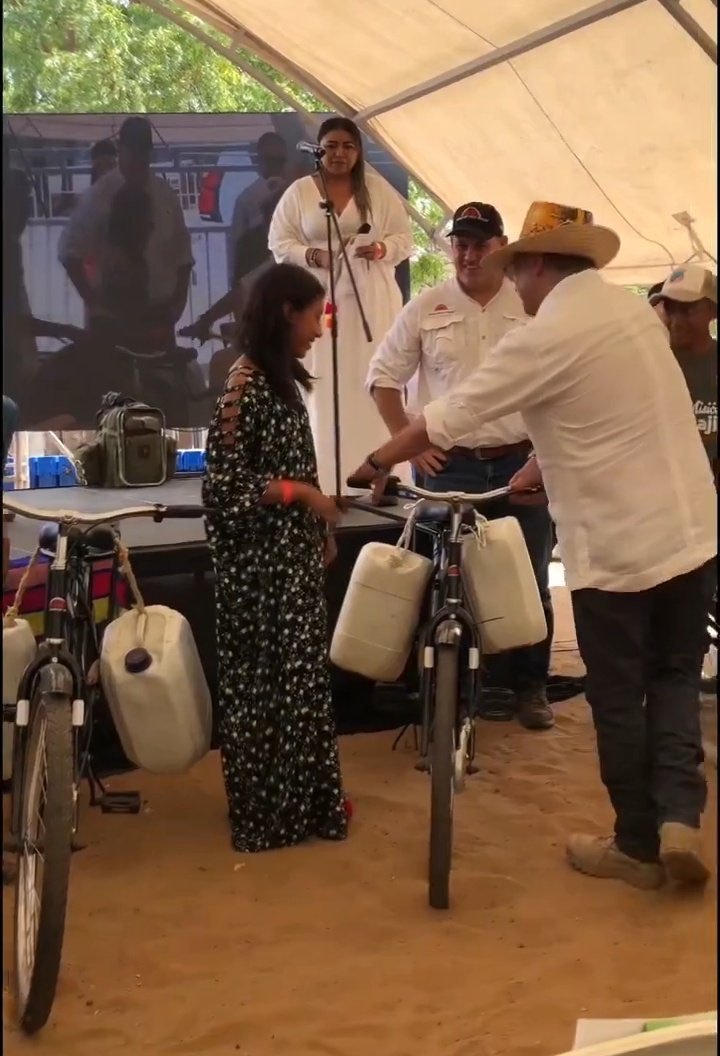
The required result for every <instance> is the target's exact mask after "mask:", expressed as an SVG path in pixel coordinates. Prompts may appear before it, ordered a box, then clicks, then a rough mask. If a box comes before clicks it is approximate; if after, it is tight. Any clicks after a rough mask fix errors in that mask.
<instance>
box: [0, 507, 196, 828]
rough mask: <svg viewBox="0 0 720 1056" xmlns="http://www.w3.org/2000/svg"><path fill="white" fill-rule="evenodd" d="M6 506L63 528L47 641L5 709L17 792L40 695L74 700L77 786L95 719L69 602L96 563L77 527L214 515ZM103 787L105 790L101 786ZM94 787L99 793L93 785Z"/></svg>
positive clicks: (51, 578)
mask: <svg viewBox="0 0 720 1056" xmlns="http://www.w3.org/2000/svg"><path fill="white" fill-rule="evenodd" d="M3 507H4V508H7V509H8V510H11V511H12V512H13V513H15V514H17V515H19V516H24V517H28V518H30V519H31V520H36V521H44V522H47V521H54V522H55V523H57V524H58V535H57V541H56V545H55V554H54V556H53V560H52V563H51V565H50V569H49V573H48V584H47V599H48V600H47V605H46V613H45V635H44V640H43V642H42V643H41V645H40V646H39V648H38V651H37V653H36V655H35V657H34V659H33V660H32V661H31V662H30V664H29V665H28V667H27V668H26V670H25V672H24V674H23V676H22V678H21V679H20V684H19V686H18V692H17V703H16V705H15V708H14V709H13V708H12V707H10V708H6V707H5V706H4V708H3V720H4V721H10V719H11V718H12V721H13V722H14V724H15V737H14V742H13V781H12V785H13V790H15V789H21V788H22V777H23V769H24V757H25V739H26V731H27V730H28V729H29V725H30V721H31V718H32V716H31V714H30V709H31V701H32V700H33V697H34V696H35V695H37V692H38V691H39V692H40V693H49V694H60V695H62V696H63V697H65V698H67V699H69V700H71V701H72V702H73V716H72V722H73V727H74V728H75V730H76V740H75V782H76V785H77V784H78V783H79V781H80V779H81V778H82V776H83V775H82V771H83V765H84V762H85V761H86V760H83V761H82V762H81V755H80V753H79V751H78V741H77V735H78V734H79V733H80V731H82V729H83V728H85V727H88V725H89V719H90V717H91V715H90V713H89V712H88V709H87V707H86V703H87V702H86V696H87V694H86V689H87V687H86V685H85V675H86V672H85V671H83V670H82V669H81V664H80V662H79V660H78V658H77V656H75V655H73V642H72V641H71V635H72V632H73V629H74V624H75V621H77V620H84V618H82V617H79V616H78V615H77V614H76V613H75V612H74V611H73V609H72V605H70V606H69V605H68V598H69V596H70V595H71V588H72V587H73V586H74V583H76V582H77V581H78V580H79V578H80V575H81V574H82V575H84V574H85V572H86V571H87V568H88V564H89V563H90V562H91V561H92V558H89V557H88V555H86V554H84V553H82V552H81V548H78V550H77V551H76V554H75V556H74V555H73V552H72V547H73V545H74V544H75V543H79V542H80V540H81V539H82V535H81V534H80V533H79V532H78V525H81V524H84V525H86V526H88V527H99V526H101V525H104V526H108V525H109V523H111V522H114V521H119V520H122V519H129V518H134V517H152V519H153V520H155V521H156V522H160V521H162V520H163V519H164V518H165V517H173V518H180V517H182V518H193V519H194V518H199V517H202V516H204V515H206V514H208V513H211V512H212V511H210V510H206V509H204V508H203V507H201V506H164V505H162V504H160V503H154V504H146V505H144V506H135V507H129V508H127V509H119V510H112V511H108V512H104V513H102V514H80V513H76V512H65V511H63V512H58V511H54V510H40V509H36V508H33V507H30V506H27V505H26V504H25V503H23V502H21V501H19V500H18V499H16V498H15V497H14V496H10V495H7V494H6V495H4V496H3ZM75 558H76V559H77V563H78V564H77V567H74V561H75ZM74 577H75V578H74ZM113 583H114V577H113ZM113 593H114V592H113ZM78 600H83V601H85V602H87V604H88V606H89V607H90V614H89V615H90V617H91V615H92V609H91V606H92V599H91V598H90V599H87V598H85V599H83V598H82V592H81V594H80V598H79V599H78ZM110 603H111V606H113V605H114V598H112V597H111V602H110ZM6 716H7V719H6ZM100 787H101V788H102V786H100ZM91 788H92V790H93V793H94V787H93V785H92V781H91ZM21 806H22V804H21V803H20V801H19V796H16V795H15V794H14V792H13V797H12V807H11V817H10V849H17V848H13V846H12V843H13V841H16V839H17V836H18V831H19V821H20V809H21Z"/></svg>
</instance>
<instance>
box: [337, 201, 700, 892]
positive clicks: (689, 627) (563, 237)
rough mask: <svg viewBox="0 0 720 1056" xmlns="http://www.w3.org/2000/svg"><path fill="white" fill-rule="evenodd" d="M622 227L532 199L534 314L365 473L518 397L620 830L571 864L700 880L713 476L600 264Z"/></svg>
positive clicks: (529, 301) (655, 323) (582, 843)
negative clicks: (704, 663)
mask: <svg viewBox="0 0 720 1056" xmlns="http://www.w3.org/2000/svg"><path fill="white" fill-rule="evenodd" d="M619 247H620V239H619V238H618V237H617V235H616V234H615V232H613V231H610V230H609V229H608V228H604V227H598V226H596V225H595V224H594V223H593V219H592V214H591V213H588V212H587V211H585V210H581V209H575V208H571V207H567V206H559V205H554V204H552V203H547V202H536V203H535V204H534V205H533V206H532V207H531V209H530V211H529V212H528V215H527V218H526V220H525V224H524V225H523V231H522V234H521V236H520V239H519V240H518V241H517V242H515V243H512V244H511V245H509V246H506V247H505V248H504V249H500V250H498V251H496V253H495V254H493V256H492V257H490V258H488V265H491V264H495V265H496V266H502V267H505V268H508V269H509V270H510V273H511V274H512V277H513V281H514V283H515V286H516V288H517V291H518V294H519V295H520V299H521V300H522V303H523V306H524V308H525V311H526V312H527V313H528V315H531V316H534V318H533V319H532V320H531V321H530V322H529V323H528V324H527V325H526V326H524V327H518V328H516V329H515V330H513V331H511V333H509V334H507V335H506V336H505V337H504V338H503V339H502V340H501V341H500V342H499V343H498V344H497V345H496V347H495V349H494V350H493V351H492V352H491V353H490V355H489V356H488V357H487V359H486V360H485V361H484V362H483V363H482V364H481V365H480V366H479V367H478V369H477V370H476V371H475V372H474V374H472V375H471V376H470V377H469V378H468V379H467V380H466V381H465V382H463V383H462V384H460V385H459V386H458V387H457V388H456V389H455V390H454V391H453V392H452V393H450V394H449V395H448V396H445V397H443V398H441V399H439V400H435V401H434V402H433V403H430V404H428V406H427V407H425V409H424V411H423V414H422V416H421V417H419V418H418V419H417V420H416V421H415V422H413V423H412V424H410V425H409V426H408V427H407V428H406V429H405V430H403V432H401V433H398V434H397V436H395V437H394V438H393V439H392V440H390V441H389V443H387V444H385V445H384V447H382V448H381V449H380V450H379V451H376V452H374V453H372V454H371V455H370V456H368V457H367V458H366V460H365V462H364V463H363V465H362V466H361V467H360V468H359V469H358V470H357V471H356V474H355V475H354V477H356V478H357V479H358V480H364V481H367V482H370V481H375V482H376V483H375V489H376V491H377V492H379V491H381V489H382V483H383V481H384V479H386V477H385V475H386V473H387V472H388V471H389V470H390V468H391V467H392V466H393V465H395V464H396V463H398V462H401V461H404V460H405V459H407V458H413V457H415V456H417V455H419V454H421V453H422V452H423V451H426V450H427V449H428V448H429V447H430V446H435V447H438V448H440V449H441V450H445V451H447V450H450V449H451V448H452V447H453V446H454V445H455V444H457V443H458V442H461V440H462V438H463V437H465V436H467V435H469V434H474V433H475V432H476V431H477V429H478V428H479V427H480V426H481V425H482V424H483V423H484V422H486V421H494V420H496V419H497V418H499V417H502V416H503V415H507V414H512V413H513V412H516V411H521V412H522V415H523V419H524V421H525V424H526V425H527V428H528V433H529V435H530V438H531V440H532V441H533V444H534V457H532V458H530V459H529V460H528V462H527V463H526V465H525V466H524V467H523V468H522V469H521V470H520V471H519V472H518V473H517V474H516V476H515V478H514V479H513V481H512V482H511V487H512V488H513V490H516V491H518V492H520V491H522V490H523V489H527V488H528V487H537V486H541V485H544V488H545V491H546V493H547V496H548V500H549V504H550V512H551V514H552V516H553V520H554V521H555V524H556V526H557V534H558V541H559V546H560V552H561V555H562V560H563V564H564V566H565V572H566V579H567V584H568V586H569V588H570V591H571V597H572V606H573V613H574V616H575V628H576V632H577V639H578V645H579V648H580V654H581V656H582V658H583V661H584V663H585V667H586V670H587V680H586V696H587V699H588V702H589V704H590V706H591V708H592V713H593V719H594V722H595V729H596V733H597V747H598V755H599V759H600V772H601V776H602V779H603V782H604V783H605V786H606V788H607V790H608V792H609V794H610V799H611V802H612V805H613V807H614V810H615V832H614V835H613V836H612V837H610V838H607V839H603V838H599V837H597V836H591V835H586V834H578V835H574V836H571V837H570V839H569V841H568V846H567V853H568V858H569V861H570V863H571V865H572V866H573V867H574V868H575V869H578V870H579V871H580V872H583V873H586V874H588V875H590V876H595V877H601V878H612V879H620V880H623V881H625V882H626V883H628V884H632V885H634V886H635V887H639V888H642V889H653V888H657V887H659V886H660V885H661V884H662V883H663V882H664V880H665V879H666V877H667V878H670V879H671V880H673V881H676V882H678V883H689V884H694V883H703V882H704V881H705V880H706V879H707V877H708V869H707V867H706V865H705V863H704V862H703V860H702V855H701V849H700V838H699V827H700V819H701V815H702V812H703V810H704V807H705V800H706V795H707V788H706V784H705V778H704V775H703V772H702V766H701V764H702V761H703V749H702V739H701V734H700V667H701V663H702V657H703V654H704V651H705V644H706V629H705V625H706V622H707V612H708V610H709V603H710V598H711V595H712V576H713V565H714V561H715V556H716V553H717V508H716V494H715V488H714V487H713V481H712V476H711V473H710V469H709V466H708V462H707V459H706V457H705V453H704V451H703V445H702V443H701V441H700V438H699V436H698V431H697V426H696V423H695V417H694V415H693V408H692V403H691V401H690V397H689V395H688V391H687V386H686V385H685V382H684V380H683V376H682V372H681V371H680V368H679V366H678V364H677V362H676V360H675V357H674V356H673V354H672V352H671V350H670V347H669V345H668V341H667V333H666V331H665V329H664V327H663V326H662V324H661V323H660V320H659V319H658V318H657V317H656V316H655V315H654V313H653V312H649V311H648V310H647V304H646V303H645V301H644V300H643V299H641V298H639V297H638V296H637V295H636V294H634V293H632V292H631V291H629V290H625V289H623V288H622V287H620V286H613V285H611V284H609V283H605V282H603V280H602V279H601V278H600V275H599V274H598V269H600V268H602V267H605V266H606V265H607V264H609V263H610V261H611V260H612V259H613V258H614V257H615V255H616V254H617V251H618V249H619Z"/></svg>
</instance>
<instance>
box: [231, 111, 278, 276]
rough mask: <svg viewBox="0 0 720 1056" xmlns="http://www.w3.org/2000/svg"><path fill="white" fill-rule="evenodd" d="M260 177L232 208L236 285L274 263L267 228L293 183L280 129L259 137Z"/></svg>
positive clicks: (258, 165) (233, 270) (232, 238)
mask: <svg viewBox="0 0 720 1056" xmlns="http://www.w3.org/2000/svg"><path fill="white" fill-rule="evenodd" d="M257 167H258V178H257V179H256V180H255V181H254V183H251V184H250V186H249V187H246V188H245V190H244V191H243V192H242V194H239V195H238V197H237V200H236V202H235V208H234V209H233V215H232V221H231V224H230V232H229V234H228V245H229V251H230V255H231V268H232V271H231V275H232V283H233V286H236V285H237V284H238V283H240V282H243V281H244V282H245V287H246V293H249V287H250V285H251V284H252V277H253V276H254V275H255V274H256V273H257V272H258V270H259V269H261V268H264V267H267V266H268V264H270V263H272V254H271V253H270V250H269V249H268V230H269V227H270V220H271V218H272V214H273V212H274V210H275V206H276V205H277V203H278V202H279V200H280V197H281V195H282V194H283V193H284V192H285V191H286V190H287V187H288V184H289V183H290V176H289V174H288V156H287V144H286V143H285V140H284V139H283V137H282V136H281V135H280V134H279V133H278V132H266V133H265V134H264V135H262V136H260V139H259V140H258V141H257Z"/></svg>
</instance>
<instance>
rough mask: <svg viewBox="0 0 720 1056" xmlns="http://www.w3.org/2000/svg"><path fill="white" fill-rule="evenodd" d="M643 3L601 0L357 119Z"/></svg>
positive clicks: (390, 98) (639, 0)
mask: <svg viewBox="0 0 720 1056" xmlns="http://www.w3.org/2000/svg"><path fill="white" fill-rule="evenodd" d="M640 3H643V0H600V2H599V3H597V4H594V5H593V6H592V7H586V8H584V9H583V10H582V11H578V12H576V13H575V14H574V15H569V16H568V17H567V18H561V19H560V20H559V21H558V22H553V23H552V24H551V25H549V26H545V27H544V28H543V29H538V30H535V31H534V32H533V33H528V34H527V35H526V36H524V37H520V38H519V39H518V40H514V41H512V42H511V43H510V44H503V46H502V47H500V48H495V49H494V50H493V51H489V52H487V53H486V54H485V55H480V56H478V58H476V59H471V60H470V62H465V63H463V64H462V66H455V67H454V68H453V69H451V70H446V71H445V73H441V74H439V75H438V76H437V77H432V78H430V80H427V81H423V82H422V83H421V84H416V85H413V86H412V87H411V88H405V89H403V91H401V92H398V93H397V94H396V95H392V96H388V98H387V99H382V100H381V101H380V102H378V103H374V104H373V105H372V106H369V107H367V108H366V109H365V110H361V111H360V112H359V113H358V114H357V120H358V121H369V120H370V119H371V118H374V117H378V116H379V115H380V114H386V113H388V111H390V110H397V109H398V108H399V107H401V106H405V105H406V104H407V103H412V102H415V100H417V99H422V98H424V97H425V96H427V95H431V94H432V93H433V92H437V91H440V89H442V88H448V87H449V86H450V85H452V84H457V83H458V81H463V80H465V79H466V78H468V77H475V76H476V75H477V74H478V73H483V72H484V71H485V70H489V69H492V67H493V66H500V65H502V63H504V62H509V61H511V60H512V59H517V58H518V57H519V56H520V55H525V54H527V52H529V51H534V50H535V49H536V48H540V47H543V46H544V45H545V44H551V43H552V42H553V41H554V40H559V39H560V38H561V37H565V36H567V35H568V34H569V33H575V32H576V31H577V30H578V29H584V28H585V27H586V26H591V25H593V23H595V22H601V21H602V20H603V19H605V18H608V17H609V16H610V15H617V14H618V13H619V12H621V11H626V10H628V9H629V8H631V7H637V6H638V5H639V4H640Z"/></svg>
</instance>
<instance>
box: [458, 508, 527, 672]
mask: <svg viewBox="0 0 720 1056" xmlns="http://www.w3.org/2000/svg"><path fill="white" fill-rule="evenodd" d="M462 573H463V584H464V587H465V593H466V596H467V599H468V603H469V607H470V609H471V611H472V613H473V616H474V617H475V622H476V624H477V627H478V631H479V634H480V640H481V644H482V651H483V653H484V654H485V655H486V656H489V655H491V654H493V653H502V652H505V651H506V650H507V649H518V648H519V647H520V646H524V645H535V644H537V643H538V642H542V641H544V640H545V638H546V636H547V620H546V619H545V611H544V609H543V607H542V601H541V600H540V591H539V590H538V586H537V581H536V579H535V573H534V572H533V567H532V563H531V561H530V555H529V554H528V550H527V546H526V544H525V539H524V537H523V534H522V530H521V528H520V525H519V523H518V521H517V519H516V518H515V517H500V518H498V519H497V520H495V521H488V520H486V519H485V518H484V517H478V518H477V523H476V530H475V531H473V532H472V533H470V534H468V535H466V536H465V538H464V539H463V541H462Z"/></svg>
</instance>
